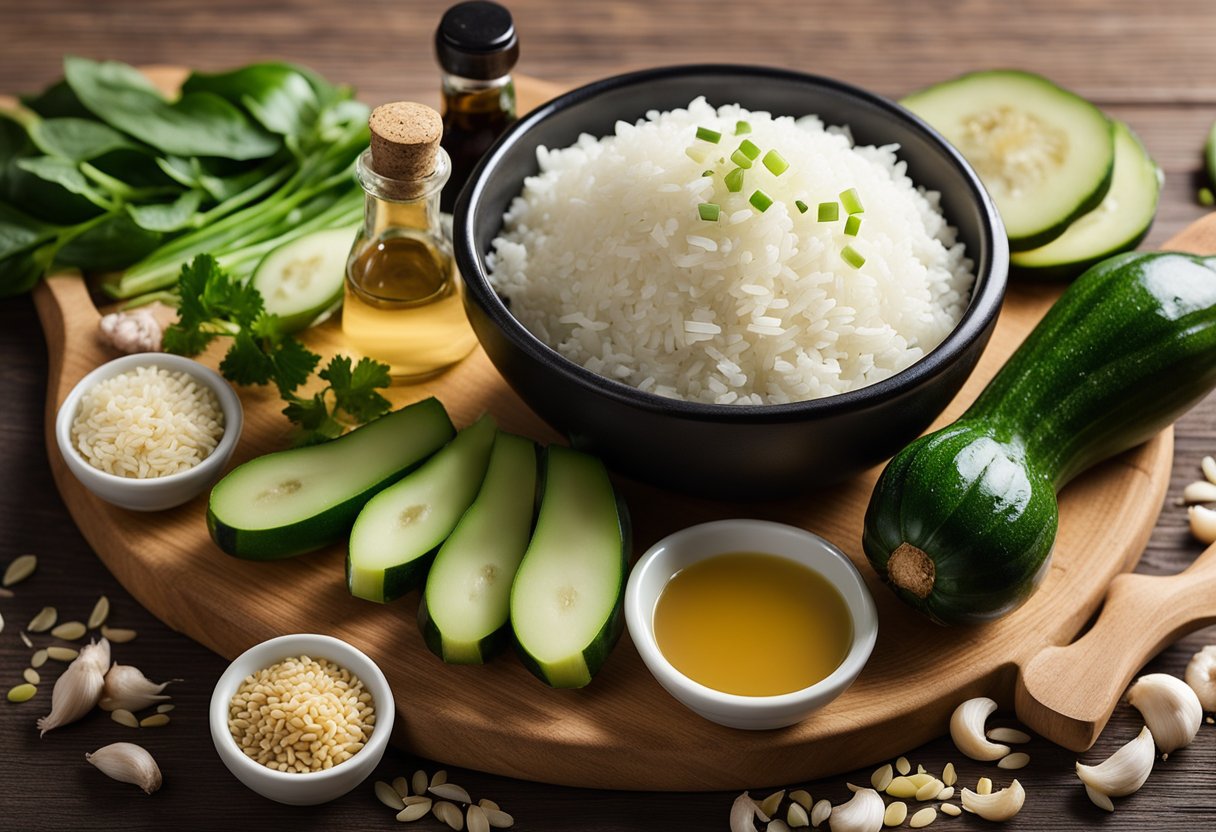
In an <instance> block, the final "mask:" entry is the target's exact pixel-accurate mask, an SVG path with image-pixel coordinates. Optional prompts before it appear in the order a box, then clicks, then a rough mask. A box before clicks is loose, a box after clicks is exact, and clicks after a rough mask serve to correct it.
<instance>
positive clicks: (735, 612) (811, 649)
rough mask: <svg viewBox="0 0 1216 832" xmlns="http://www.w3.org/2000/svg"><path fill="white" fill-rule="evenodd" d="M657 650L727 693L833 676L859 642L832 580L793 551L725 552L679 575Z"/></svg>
mask: <svg viewBox="0 0 1216 832" xmlns="http://www.w3.org/2000/svg"><path fill="white" fill-rule="evenodd" d="M654 635H655V641H656V642H657V643H658V646H659V650H660V651H661V652H662V653H663V655H664V656H665V657H666V659H667V660H668V661H669V662H671V664H672V665H673V666H674V667H675V668H676V669H677V670H679V671H680V672H681V673H683V674H684V675H685V676H687V677H688V678H690V679H692V680H693V681H695V682H699V683H700V684H702V685H705V686H706V687H710V688H713V689H714V690H719V691H722V692H723V693H733V694H739V695H741V696H777V695H780V694H783V693H793V692H794V691H796V690H802V689H803V688H806V687H810V686H811V685H813V684H815V683H816V682H819V681H821V680H823V679H825V678H827V677H828V676H830V675H831V673H832V671H834V670H835V669H836V668H837V667H839V666H840V663H841V662H842V661H844V658H845V656H846V655H847V654H848V652H849V647H850V645H851V644H852V641H853V623H852V617H851V616H850V614H849V608H848V605H847V604H846V603H845V600H844V598H843V597H841V595H840V592H839V591H838V590H837V589H836V587H834V586H833V585H832V584H831V582H830V581H828V580H827V578H825V577H823V576H822V575H820V574H819V573H818V572H816V571H814V570H813V569H810V568H808V567H806V566H803V565H802V564H800V563H797V562H795V561H793V560H790V559H789V558H783V557H778V556H776V555H767V554H759V553H753V552H733V553H729V554H722V555H717V556H715V557H712V558H707V559H706V560H703V561H700V562H698V563H695V564H693V565H692V566H689V567H687V568H686V569H682V570H680V571H679V572H677V573H676V574H675V575H673V576H672V577H671V579H670V580H669V581H668V582H667V585H666V586H665V587H664V588H663V592H662V594H661V595H660V596H659V600H658V603H657V604H656V605H655V611H654Z"/></svg>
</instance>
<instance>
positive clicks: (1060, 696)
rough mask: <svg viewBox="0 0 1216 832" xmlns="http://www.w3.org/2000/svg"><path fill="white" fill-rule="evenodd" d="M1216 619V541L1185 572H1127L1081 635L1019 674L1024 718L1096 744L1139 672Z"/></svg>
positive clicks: (1073, 744)
mask: <svg viewBox="0 0 1216 832" xmlns="http://www.w3.org/2000/svg"><path fill="white" fill-rule="evenodd" d="M1213 623H1216V546H1211V547H1209V548H1208V550H1207V551H1205V552H1204V553H1203V554H1202V555H1200V556H1199V557H1198V558H1197V559H1196V560H1195V562H1194V563H1193V564H1191V565H1190V566H1189V567H1188V568H1187V569H1186V570H1184V571H1183V572H1180V573H1178V574H1177V575H1170V576H1168V577H1150V576H1148V575H1120V576H1118V577H1116V578H1115V579H1114V580H1113V581H1112V582H1111V585H1110V591H1109V592H1108V593H1107V595H1106V603H1105V604H1104V605H1103V607H1102V612H1101V614H1100V615H1099V617H1098V620H1097V621H1096V622H1095V623H1094V626H1093V628H1092V629H1090V630H1089V632H1087V633H1086V634H1085V635H1083V636H1082V637H1081V638H1079V639H1077V640H1076V641H1074V642H1073V643H1072V644H1069V645H1066V646H1063V647H1048V648H1046V649H1044V650H1043V651H1041V652H1040V653H1038V654H1037V655H1036V656H1034V657H1033V658H1032V659H1031V660H1030V661H1029V662H1028V663H1027V664H1026V665H1025V666H1024V667H1022V669H1021V673H1020V674H1019V676H1018V682H1017V688H1016V690H1015V694H1014V695H1015V705H1016V708H1017V713H1018V718H1019V719H1021V720H1022V721H1023V722H1024V723H1025V724H1026V725H1028V726H1030V727H1031V728H1032V729H1034V730H1035V731H1036V732H1038V733H1039V734H1041V735H1042V736H1044V737H1046V738H1047V739H1049V740H1051V741H1052V742H1055V743H1058V744H1059V745H1062V746H1064V747H1065V748H1070V749H1072V750H1073V751H1084V750H1086V749H1087V748H1089V747H1090V746H1092V745H1093V744H1094V741H1095V740H1097V739H1098V735H1099V734H1100V733H1102V729H1103V727H1105V725H1106V721H1107V720H1108V719H1110V715H1111V712H1112V711H1114V709H1115V705H1116V704H1117V703H1118V701H1119V697H1120V696H1122V695H1123V691H1124V690H1126V688H1127V684H1128V682H1130V681H1131V679H1132V676H1133V675H1134V674H1135V673H1136V672H1137V671H1138V670H1139V669H1140V668H1141V667H1142V666H1143V665H1144V663H1145V662H1146V661H1148V660H1149V659H1150V658H1152V657H1153V656H1155V655H1156V654H1157V653H1159V652H1160V651H1161V650H1162V648H1164V647H1165V646H1166V645H1168V644H1170V643H1172V642H1173V641H1175V640H1177V639H1178V638H1179V637H1180V636H1182V635H1184V634H1186V633H1188V632H1191V631H1192V630H1197V629H1199V628H1201V627H1205V626H1207V625H1209V624H1213Z"/></svg>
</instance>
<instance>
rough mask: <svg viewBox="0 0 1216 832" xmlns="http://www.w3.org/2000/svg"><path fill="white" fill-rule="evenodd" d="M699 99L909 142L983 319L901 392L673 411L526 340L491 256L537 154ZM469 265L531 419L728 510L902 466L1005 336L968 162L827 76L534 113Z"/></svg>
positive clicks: (502, 159) (467, 196)
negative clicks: (736, 501) (892, 464)
mask: <svg viewBox="0 0 1216 832" xmlns="http://www.w3.org/2000/svg"><path fill="white" fill-rule="evenodd" d="M699 95H704V96H706V98H707V99H708V100H709V103H710V104H713V105H715V106H719V105H722V104H731V103H738V104H741V105H742V106H744V107H746V108H748V109H750V110H767V111H769V112H771V113H773V114H774V115H792V116H802V115H806V114H808V113H815V114H818V115H819V116H820V117H821V118H822V119H823V120H824V122H825V123H827V124H842V125H845V124H847V125H848V126H849V127H850V128H851V130H852V132H853V136H854V138H855V139H856V141H857V142H858V144H862V145H868V144H878V145H881V144H889V143H891V142H898V143H899V145H900V147H901V149H900V151H899V156H900V158H901V159H903V160H905V161H906V162H907V163H908V174H909V175H910V176H911V177H912V180H913V181H914V182H916V183H917V184H918V185H923V186H925V187H927V188H931V189H933V190H935V191H940V192H941V194H942V208H943V210H944V212H945V215H946V218H947V220H948V221H949V222H950V224H951V225H953V226H955V227H956V228H957V229H958V233H959V238H960V239H961V240H962V241H963V242H964V243H966V246H967V254H968V256H969V257H970V258H971V259H972V260H973V261H974V262H975V264H976V265H975V268H976V272H977V280H976V284H975V288H974V289H973V292H972V298H971V302H970V305H969V306H968V307H967V310H966V312H965V314H964V315H963V318H962V320H961V321H960V322H959V324H958V326H957V327H955V329H954V331H953V332H951V333H950V335H949V336H948V337H947V338H946V340H945V341H943V342H942V344H941V345H940V346H938V347H937V349H935V350H934V351H933V352H931V353H930V354H929V355H927V356H925V357H924V358H923V359H921V360H920V361H919V362H917V363H916V364H913V365H912V366H911V367H909V368H908V369H906V370H904V371H902V372H900V373H898V374H897V375H895V376H892V377H891V378H889V379H886V380H884V381H881V382H878V383H877V384H873V385H871V386H869V387H864V388H861V389H858V390H854V391H850V392H848V393H841V394H839V395H835V396H829V397H826V398H821V399H814V400H811V401H805V402H798V403H794V404H783V405H746V406H739V405H712V404H703V403H699V402H688V401H673V400H671V399H666V398H663V397H661V396H657V395H654V394H650V393H644V392H641V391H639V390H637V389H636V388H634V387H631V386H629V385H626V384H622V383H620V382H617V381H613V380H610V379H607V378H604V377H602V376H598V375H596V374H595V373H592V372H591V371H590V370H586V369H584V368H583V367H581V366H579V365H577V364H575V363H574V362H572V361H570V360H568V359H566V358H564V357H563V356H562V355H560V354H559V353H557V352H556V351H555V350H553V349H551V348H549V347H548V346H546V345H545V344H543V343H542V342H541V341H539V340H538V339H537V338H536V337H535V336H533V335H532V334H531V333H529V332H528V330H527V329H525V328H524V327H523V325H522V324H520V323H519V322H518V321H517V320H515V318H513V317H512V316H511V313H510V311H509V310H508V309H507V307H506V306H505V305H504V304H503V301H502V300H501V299H500V298H499V297H498V296H497V295H496V294H495V293H494V290H493V288H492V287H491V286H490V283H489V279H488V272H487V269H486V261H485V258H486V253H487V252H488V251H489V250H490V243H491V241H492V240H493V239H494V238H495V237H496V236H497V235H498V234H499V232H500V230H501V228H502V217H503V213H504V212H505V211H506V209H507V206H508V205H509V203H510V202H511V200H512V199H513V198H514V197H516V196H517V195H518V194H519V193H520V191H521V189H522V187H523V181H524V178H525V177H527V176H530V175H533V174H535V173H536V172H537V164H536V148H537V146H538V145H546V146H548V147H551V148H559V147H566V146H568V145H570V144H573V143H574V142H575V140H577V138H578V136H579V134H580V133H590V134H592V135H595V136H605V135H609V134H611V133H612V132H613V125H614V124H615V122H616V121H617V120H624V121H628V122H634V121H636V120H638V119H639V118H642V117H643V116H644V115H645V113H646V111H647V110H651V109H657V110H671V109H675V108H678V107H683V106H686V105H687V104H688V102H690V101H692V100H693V99H694V98H696V97H697V96H699ZM454 229H455V231H454V237H455V240H454V242H455V248H456V261H457V263H458V265H459V267H460V271H461V273H462V274H463V276H464V279H465V282H466V284H467V297H466V308H467V311H468V313H469V319H470V320H471V321H472V324H473V329H474V331H476V333H477V337H478V338H479V339H480V340H481V343H482V346H484V347H485V350H486V353H487V354H488V355H489V356H490V360H491V361H493V362H494V366H496V367H497V368H498V370H499V372H501V373H502V375H503V377H504V378H505V379H506V380H507V382H508V383H509V384H510V385H511V386H512V387H513V388H514V389H515V391H516V392H517V393H518V394H519V395H520V397H522V398H523V400H524V401H525V402H527V403H528V405H529V406H530V407H531V408H532V409H533V410H535V411H536V412H537V413H538V414H539V415H540V416H541V417H542V418H543V419H545V421H547V422H549V423H550V424H551V425H553V426H554V427H555V428H556V429H558V430H559V431H561V432H562V433H564V434H566V435H567V436H568V437H569V438H570V441H571V443H572V444H573V445H574V447H576V448H580V449H584V450H587V451H589V452H591V453H594V454H597V455H599V456H600V457H601V458H603V459H604V460H605V462H607V464H608V465H609V466H610V467H611V468H613V469H615V470H617V471H619V472H621V473H623V474H625V475H627V476H630V477H634V478H636V479H639V480H643V481H646V482H650V483H654V484H656V485H660V486H665V487H669V488H672V489H676V490H679V491H685V492H689V493H696V494H701V495H708V496H718V497H769V496H778V495H785V494H791V493H794V492H798V491H803V490H806V489H809V488H813V487H816V486H822V485H826V484H829V483H833V482H838V481H840V480H843V479H845V478H848V477H851V476H853V475H854V474H856V473H858V472H859V471H862V470H864V469H866V468H868V467H870V466H872V465H875V464H877V463H879V462H881V461H883V460H884V459H886V458H888V457H890V456H891V455H892V454H894V453H895V452H896V451H898V450H899V449H900V448H901V447H903V446H904V445H905V444H907V443H908V442H910V441H911V440H912V439H913V438H915V437H916V436H917V435H918V434H920V433H921V432H922V431H923V430H924V429H925V428H926V427H928V425H929V423H930V422H932V421H933V419H934V418H936V417H937V415H938V414H940V413H941V411H942V410H943V409H944V408H945V406H946V405H947V404H948V403H949V402H950V400H951V399H952V398H954V395H955V394H956V393H957V392H958V391H959V388H960V387H962V385H963V382H964V381H965V380H966V379H967V376H968V375H970V373H971V371H972V369H973V368H974V367H975V364H976V361H978V360H979V357H980V353H981V352H982V351H983V349H984V346H985V345H986V344H987V342H988V338H989V336H990V335H991V334H992V329H993V327H994V325H995V324H996V317H997V312H998V311H999V309H1000V305H1001V299H1002V297H1003V295H1004V290H1005V280H1006V275H1007V272H1008V266H1009V253H1008V244H1007V241H1006V238H1005V232H1004V228H1003V227H1002V225H1001V221H1000V218H999V216H998V215H997V211H996V208H995V207H994V206H993V204H992V200H991V199H990V198H989V197H988V194H987V193H986V192H985V190H984V188H983V186H982V185H981V184H980V180H979V178H978V177H977V176H976V174H975V172H974V171H973V170H972V169H971V167H970V166H969V165H968V164H967V163H966V162H965V161H964V160H963V158H962V156H960V155H959V153H958V152H957V151H956V150H954V149H953V148H952V147H951V146H950V145H949V144H947V143H946V141H945V140H944V139H943V138H942V137H941V136H940V135H938V133H937V132H936V131H934V130H933V129H932V128H931V127H929V126H928V125H926V124H925V123H924V122H922V121H921V120H920V119H918V118H917V117H916V116H914V115H912V114H911V113H909V112H908V111H907V110H904V109H903V108H902V107H900V106H898V105H897V104H894V103H892V102H890V101H888V100H886V99H884V98H881V97H879V96H876V95H873V94H871V93H868V92H865V91H863V90H859V89H857V88H855V87H851V86H848V85H847V84H842V83H840V82H839V81H834V80H831V79H828V78H819V77H815V76H812V75H804V74H802V73H798V72H789V71H786V70H780V69H768V68H763V67H746V66H677V67H665V68H660V69H653V70H646V71H642V72H634V73H630V74H627V75H620V76H617V77H614V78H607V79H605V80H603V81H597V82H595V83H593V84H589V85H587V86H585V87H581V88H579V89H577V90H574V91H573V92H570V93H567V94H566V95H563V96H561V97H560V98H557V99H555V100H554V101H551V102H549V103H548V104H546V105H544V106H543V107H540V108H539V109H537V110H535V111H533V112H532V113H529V114H528V115H527V116H525V117H524V118H523V119H521V120H520V121H519V122H517V123H516V124H515V125H514V126H513V127H512V128H511V129H510V130H508V131H507V133H506V134H505V135H504V136H503V137H502V138H501V139H500V140H499V142H498V143H497V144H496V145H495V146H494V147H493V148H492V149H491V150H490V152H489V153H487V154H486V156H485V158H484V159H483V160H482V162H481V164H480V166H479V167H478V168H477V170H476V171H475V172H474V174H473V176H472V178H471V179H470V180H469V182H468V184H467V185H466V186H465V188H464V191H463V192H462V193H461V195H460V198H459V200H458V201H457V204H456V212H455V226H454Z"/></svg>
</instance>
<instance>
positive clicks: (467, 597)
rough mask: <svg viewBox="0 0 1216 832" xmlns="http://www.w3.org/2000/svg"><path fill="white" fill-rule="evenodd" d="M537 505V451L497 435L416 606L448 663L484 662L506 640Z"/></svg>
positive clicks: (427, 636) (427, 637)
mask: <svg viewBox="0 0 1216 832" xmlns="http://www.w3.org/2000/svg"><path fill="white" fill-rule="evenodd" d="M535 502H536V446H535V445H533V444H532V442H531V440H528V439H524V438H522V437H519V436H512V435H511V434H509V433H499V434H498V436H497V437H495V439H494V450H493V451H491V452H490V466H489V468H487V469H486V478H485V481H484V482H483V483H482V484H481V491H479V492H478V493H477V499H476V500H474V501H473V505H471V506H469V510H468V511H466V512H465V513H464V516H463V517H461V518H460V523H459V524H458V525H457V526H456V530H455V531H453V532H452V536H451V537H449V538H448V539H447V542H446V543H444V544H443V547H442V548H441V549H440V550H439V554H437V555H436V556H435V562H434V563H433V564H432V565H431V571H430V574H429V575H427V579H426V591H425V592H423V594H422V602H421V603H420V604H419V605H418V626H419V627H420V628H421V629H422V637H423V640H424V641H426V646H427V647H429V648H430V649H431V652H432V653H434V654H435V655H436V656H439V658H441V659H443V660H444V661H445V662H448V663H449V664H482V663H484V662H485V661H486V659H488V658H489V657H490V656H492V655H493V654H494V653H496V652H497V651H498V650H499V648H500V647H501V646H502V644H503V642H504V641H505V638H506V625H507V618H508V615H509V603H510V600H511V582H512V581H513V580H514V579H515V571H516V570H517V569H518V568H519V562H520V561H521V560H523V557H524V552H525V551H526V550H527V548H528V536H529V533H530V532H531V531H532V509H533V506H534V505H535Z"/></svg>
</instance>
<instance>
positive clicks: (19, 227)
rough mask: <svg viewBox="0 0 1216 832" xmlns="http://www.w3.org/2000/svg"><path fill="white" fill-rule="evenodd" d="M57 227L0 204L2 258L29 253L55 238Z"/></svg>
mask: <svg viewBox="0 0 1216 832" xmlns="http://www.w3.org/2000/svg"><path fill="white" fill-rule="evenodd" d="M55 234H56V229H55V226H53V225H50V224H48V223H44V222H40V221H39V220H36V219H34V218H33V217H30V216H26V215H25V214H23V213H21V212H20V211H18V210H17V209H16V208H13V207H11V206H9V205H5V204H4V203H3V202H0V258H6V257H11V256H12V255H14V254H17V253H19V252H23V251H28V250H29V249H31V248H33V247H35V246H36V245H38V244H39V243H41V242H44V241H46V240H49V239H52V238H53V237H55Z"/></svg>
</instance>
